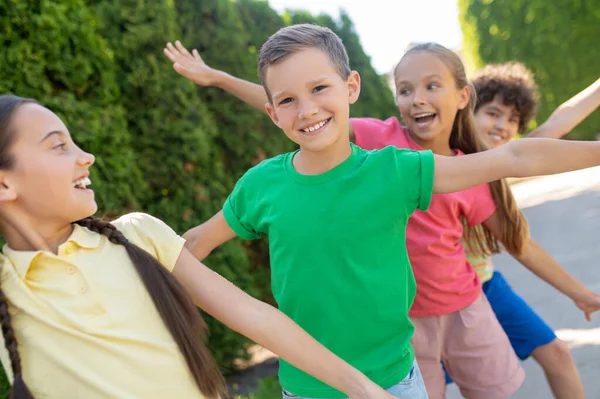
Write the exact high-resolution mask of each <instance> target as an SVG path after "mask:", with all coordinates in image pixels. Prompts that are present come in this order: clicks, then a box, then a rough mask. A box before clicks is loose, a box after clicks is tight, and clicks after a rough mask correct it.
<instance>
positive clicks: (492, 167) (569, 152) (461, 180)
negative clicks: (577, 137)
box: [433, 138, 600, 194]
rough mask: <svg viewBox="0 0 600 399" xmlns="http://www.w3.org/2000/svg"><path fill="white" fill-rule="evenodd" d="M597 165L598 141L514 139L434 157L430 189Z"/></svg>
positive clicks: (458, 187) (453, 188)
mask: <svg viewBox="0 0 600 399" xmlns="http://www.w3.org/2000/svg"><path fill="white" fill-rule="evenodd" d="M598 165H600V142H585V141H566V140H553V139H545V138H537V139H536V138H533V139H528V140H514V141H511V142H510V143H508V144H505V145H502V146H499V147H496V148H494V149H491V150H488V151H483V152H480V153H476V154H469V155H465V156H455V157H445V156H441V155H436V156H435V167H434V179H435V180H434V185H433V192H434V193H437V194H442V193H451V192H456V191H461V190H465V189H467V188H469V187H474V186H477V185H480V184H484V183H489V182H491V181H495V180H499V179H503V178H507V177H530V176H542V175H552V174H557V173H563V172H569V171H573V170H579V169H586V168H590V167H593V166H598Z"/></svg>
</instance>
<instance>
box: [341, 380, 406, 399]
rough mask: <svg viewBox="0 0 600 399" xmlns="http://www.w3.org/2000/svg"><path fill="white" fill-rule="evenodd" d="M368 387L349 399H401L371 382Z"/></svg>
mask: <svg viewBox="0 0 600 399" xmlns="http://www.w3.org/2000/svg"><path fill="white" fill-rule="evenodd" d="M367 385H368V386H367V387H366V388H364V390H362V391H361V392H360V393H356V394H354V395H350V398H349V399H399V398H398V397H397V396H394V395H392V394H391V393H389V392H387V391H386V390H385V389H383V388H381V387H380V386H379V385H377V384H375V383H373V382H371V381H368V384H367Z"/></svg>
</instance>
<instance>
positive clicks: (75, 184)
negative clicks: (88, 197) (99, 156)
mask: <svg viewBox="0 0 600 399" xmlns="http://www.w3.org/2000/svg"><path fill="white" fill-rule="evenodd" d="M90 184H92V181H91V180H90V179H89V178H88V177H84V178H82V179H79V180H76V181H74V182H73V187H76V188H77V187H79V188H85V187H87V186H89V185H90Z"/></svg>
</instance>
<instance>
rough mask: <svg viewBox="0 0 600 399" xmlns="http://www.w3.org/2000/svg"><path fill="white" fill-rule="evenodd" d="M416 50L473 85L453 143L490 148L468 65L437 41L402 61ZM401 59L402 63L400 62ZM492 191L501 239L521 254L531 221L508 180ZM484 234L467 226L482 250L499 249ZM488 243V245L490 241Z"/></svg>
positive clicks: (460, 82)
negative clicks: (480, 126) (477, 118)
mask: <svg viewBox="0 0 600 399" xmlns="http://www.w3.org/2000/svg"><path fill="white" fill-rule="evenodd" d="M416 52H427V53H430V54H432V55H434V56H436V57H437V58H438V59H439V60H440V61H442V62H443V63H444V65H446V67H448V69H449V70H450V72H451V73H452V75H453V77H454V81H455V82H456V87H457V88H458V89H462V88H464V87H468V88H469V89H470V98H469V105H468V106H467V107H465V108H464V109H461V110H459V111H458V112H457V113H456V117H455V118H454V124H453V126H452V132H451V134H450V147H451V148H453V149H459V150H461V151H462V152H464V153H465V154H472V153H475V152H480V151H485V150H487V149H488V147H487V145H486V144H485V142H484V141H483V140H482V139H481V138H480V136H479V134H478V133H477V128H476V125H475V117H474V116H473V110H474V109H475V103H476V93H475V89H474V87H473V85H472V84H471V83H470V82H469V81H468V80H467V76H466V73H465V68H464V65H463V63H462V61H461V60H460V58H459V57H458V55H457V54H456V53H454V52H453V51H452V50H449V49H447V48H446V47H444V46H442V45H439V44H437V43H423V44H419V45H416V46H414V47H412V48H411V49H409V50H408V51H407V52H406V53H405V54H404V56H403V57H402V59H401V60H400V62H402V60H403V59H405V58H406V57H409V56H410V55H411V54H414V53H416ZM399 64H400V63H398V65H399ZM397 72H398V66H396V69H395V71H394V77H395V79H396V81H397V80H398V75H397ZM489 187H490V191H491V193H492V197H493V198H494V202H495V203H496V207H497V209H496V212H498V214H499V215H500V237H499V239H500V241H502V243H503V244H504V247H505V248H506V250H508V251H509V252H511V253H515V254H521V253H522V252H523V250H524V249H525V246H526V244H527V241H528V240H529V225H528V223H527V219H526V218H525V216H524V215H523V213H522V212H521V210H520V209H519V207H518V206H517V202H516V200H515V198H514V197H513V195H512V192H511V190H510V187H509V186H508V184H507V183H506V181H504V180H498V181H494V182H491V183H489ZM483 228H484V233H485V234H484V236H483V237H482V236H481V235H478V234H477V232H476V227H475V226H473V227H471V226H465V238H467V239H472V238H474V237H475V238H477V242H478V243H479V246H480V248H481V250H482V251H483V252H484V253H486V254H488V255H489V254H491V253H499V252H500V245H499V243H498V239H497V238H496V237H495V236H494V235H493V234H492V232H491V231H489V229H487V228H486V227H485V226H483ZM486 244H487V245H486Z"/></svg>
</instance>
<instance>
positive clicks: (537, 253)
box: [484, 212, 600, 321]
mask: <svg viewBox="0 0 600 399" xmlns="http://www.w3.org/2000/svg"><path fill="white" fill-rule="evenodd" d="M484 225H485V226H486V227H487V228H488V229H489V230H490V231H491V232H492V233H493V234H494V235H495V236H496V237H497V238H500V237H501V233H500V231H501V230H500V221H499V217H498V213H497V212H494V214H493V215H492V216H491V217H490V218H489V219H487V220H486V221H485V222H484ZM511 255H512V256H513V257H514V258H515V259H516V260H517V261H519V263H521V264H522V265H523V266H525V267H526V268H527V269H529V270H530V271H531V272H532V273H533V274H535V275H536V276H538V277H539V278H541V279H542V280H544V281H545V282H546V283H548V284H550V285H551V286H552V287H554V288H556V289H557V290H558V291H560V292H562V293H563V294H564V295H566V296H568V297H569V298H571V300H573V302H574V303H575V305H576V306H577V307H578V308H579V309H581V310H582V311H583V312H584V313H585V317H586V319H587V320H588V321H591V320H592V313H593V312H596V311H598V310H600V295H598V294H596V293H595V292H592V291H590V290H589V289H587V288H586V286H585V285H583V284H582V283H581V282H579V281H578V280H577V279H576V278H575V277H573V276H572V275H571V274H570V273H569V272H567V271H566V270H565V269H564V268H563V267H562V266H561V265H560V264H559V263H558V262H557V261H556V260H555V259H554V258H553V257H552V256H551V255H550V254H549V253H548V252H547V251H546V250H545V249H544V248H542V247H541V246H540V245H539V244H538V243H537V242H535V241H534V240H532V239H530V240H529V241H528V243H527V245H526V246H525V249H524V251H523V253H522V254H516V253H511Z"/></svg>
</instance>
